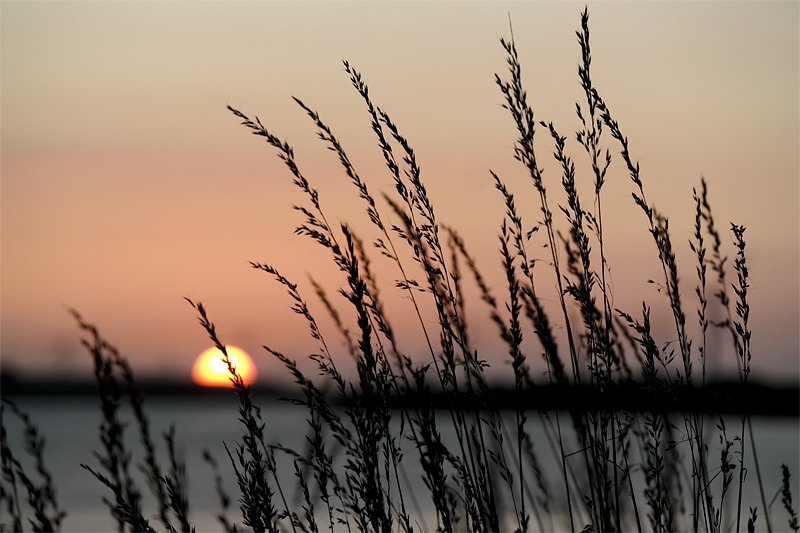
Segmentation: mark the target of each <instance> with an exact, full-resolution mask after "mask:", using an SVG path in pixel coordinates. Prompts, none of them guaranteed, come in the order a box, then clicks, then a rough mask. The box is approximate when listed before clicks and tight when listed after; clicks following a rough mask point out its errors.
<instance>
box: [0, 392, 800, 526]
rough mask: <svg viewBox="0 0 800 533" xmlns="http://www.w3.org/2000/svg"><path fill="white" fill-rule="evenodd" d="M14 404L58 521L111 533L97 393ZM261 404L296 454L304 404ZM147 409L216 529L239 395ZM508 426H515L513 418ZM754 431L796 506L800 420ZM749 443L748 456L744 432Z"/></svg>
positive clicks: (768, 475)
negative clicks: (35, 435) (48, 474)
mask: <svg viewBox="0 0 800 533" xmlns="http://www.w3.org/2000/svg"><path fill="white" fill-rule="evenodd" d="M256 400H257V399H256ZM15 401H16V402H17V404H18V405H19V406H20V407H21V408H22V409H23V410H24V411H26V412H27V413H28V414H29V415H30V416H31V419H32V421H33V422H34V423H35V424H36V425H37V426H38V427H39V429H40V430H41V432H42V433H43V434H44V435H45V437H46V439H47V440H46V447H45V461H46V463H47V465H48V467H49V468H50V470H51V471H52V473H53V477H54V479H55V483H56V487H57V490H58V494H57V496H58V501H59V504H60V506H61V508H62V509H65V510H67V512H68V515H67V517H66V518H65V520H64V522H63V529H64V531H85V532H95V531H97V532H99V531H113V530H115V529H116V526H115V523H114V522H113V521H112V519H111V518H110V515H109V513H108V510H107V508H106V507H105V505H104V504H103V503H102V499H103V497H108V496H109V494H110V491H109V490H108V489H107V488H106V487H104V486H103V485H102V484H101V483H99V482H98V481H97V480H96V479H95V478H94V477H93V476H92V475H91V474H90V473H89V472H88V471H86V470H85V469H83V468H82V467H81V466H80V463H85V464H88V465H89V466H92V467H94V468H98V462H97V459H96V458H95V457H94V456H93V455H92V450H97V451H100V450H101V445H100V439H99V432H98V426H99V422H100V410H99V408H98V400H97V399H96V398H94V397H22V398H17V399H16V400H15ZM257 402H258V401H257ZM261 406H262V417H263V419H264V422H265V424H266V427H265V433H266V441H267V442H268V443H269V442H280V443H281V444H284V445H287V446H289V447H292V448H294V449H296V450H298V451H302V450H303V447H304V439H305V435H306V428H307V423H306V413H305V410H304V409H302V408H300V407H297V406H293V405H289V404H286V403H275V402H265V403H261ZM145 408H146V410H147V413H148V416H149V419H150V424H151V435H152V436H153V438H154V440H156V442H157V445H158V446H159V450H160V451H159V458H160V459H161V461H162V466H163V465H166V464H167V461H166V457H165V453H164V448H165V446H164V443H163V439H161V438H160V435H161V433H162V432H163V431H166V430H167V429H168V428H169V427H170V425H172V424H174V425H175V426H176V441H177V449H178V455H179V457H180V458H182V459H183V460H184V461H185V462H186V464H187V472H188V493H189V503H190V508H189V512H190V521H191V522H192V523H193V524H194V525H196V527H197V530H198V531H220V530H221V526H220V524H219V523H218V521H217V519H216V518H215V515H216V514H217V513H218V512H219V510H220V504H219V498H218V496H217V494H216V492H215V488H214V475H213V471H212V470H211V468H210V467H209V466H208V465H207V464H206V463H205V461H203V459H202V451H203V450H204V449H208V450H209V451H210V452H211V453H212V455H214V457H215V458H216V459H217V462H218V463H219V465H220V469H221V470H222V473H223V477H224V484H225V488H226V490H227V492H228V493H229V495H231V496H232V497H233V498H232V499H233V503H232V505H233V507H234V508H233V509H232V511H233V512H231V513H230V517H233V518H235V517H237V516H238V514H237V511H238V509H237V508H236V494H237V492H236V485H235V478H234V477H233V475H232V468H231V465H230V462H229V460H228V458H227V455H226V453H225V450H224V447H223V442H225V443H227V444H228V447H229V448H230V449H231V450H233V448H234V446H235V444H236V443H237V442H239V441H240V439H241V434H242V426H241V424H240V423H239V421H238V419H237V418H238V412H237V408H238V402H237V399H236V397H235V396H234V395H233V394H231V396H230V398H227V397H224V398H196V397H169V398H167V397H149V398H147V400H146V403H145ZM509 416H513V414H511V413H510V414H509ZM530 418H531V421H530V423H529V426H530V432H531V435H532V438H533V440H534V443H535V446H536V449H537V453H538V454H539V455H540V458H541V459H540V460H541V461H542V465H543V470H544V471H545V474H547V475H548V476H549V477H550V478H551V479H555V480H556V484H555V485H554V487H558V482H557V479H558V478H557V477H555V476H557V462H556V461H555V460H553V459H552V455H551V454H549V453H548V450H549V445H548V443H547V439H546V436H545V433H544V430H543V428H542V424H541V422H540V421H539V419H538V417H537V416H536V415H535V414H531V415H530ZM439 420H440V430H441V432H442V434H443V438H444V440H445V444H447V445H448V446H450V445H451V444H452V445H455V441H454V440H453V438H452V432H450V431H449V429H451V428H452V423H450V422H449V417H448V416H440V418H439ZM565 421H566V417H563V418H562V423H563V422H565ZM711 422H713V424H716V423H717V418H716V417H715V418H711V419H710V420H709V423H711ZM4 423H5V424H6V427H7V429H8V431H9V443H10V446H11V447H12V450H14V451H15V453H17V455H23V454H22V444H21V431H20V423H19V422H18V421H17V419H16V417H13V416H11V415H10V414H6V415H5V420H4ZM564 425H565V426H566V425H568V424H564ZM726 425H727V430H728V436H729V438H730V439H732V438H733V437H734V436H736V435H737V434H738V433H739V431H740V422H739V420H738V418H735V417H727V418H726ZM510 427H513V424H511V425H510ZM753 429H754V433H755V437H756V446H757V451H758V458H759V466H760V468H761V471H762V477H763V481H764V486H765V492H766V499H767V502H768V503H769V501H770V500H771V499H772V498H773V496H774V495H775V494H776V491H777V490H778V487H779V484H780V479H781V474H780V465H781V464H782V463H786V464H787V466H789V468H790V470H791V472H792V483H793V489H794V491H795V492H794V499H795V505H796V504H797V501H798V500H800V491H797V487H798V482H797V480H798V479H800V468H799V467H800V459H799V458H798V455H800V450H799V449H798V448H799V446H800V445H799V444H798V443H799V442H800V437H799V436H798V419H796V418H768V417H760V418H755V419H753ZM126 435H127V440H126V442H127V443H128V444H129V445H131V447H132V449H133V451H134V464H138V461H139V460H140V459H141V457H142V455H141V451H140V448H139V447H138V443H136V441H137V440H138V436H137V435H136V432H135V428H134V427H131V428H129V429H128V430H127V432H126ZM566 442H567V445H568V450H567V452H570V451H574V450H575V448H576V446H575V444H574V439H572V438H571V437H567V439H566ZM746 444H747V448H748V453H749V448H750V442H749V439H748V440H747V441H746ZM404 445H405V452H406V457H407V459H408V460H411V463H410V464H411V469H412V470H411V471H410V472H409V479H410V483H411V486H410V490H409V491H407V493H408V494H414V495H416V496H417V497H418V500H419V502H418V503H419V505H420V508H421V513H422V514H423V516H427V517H428V519H429V521H428V522H427V523H426V524H425V525H426V526H427V529H434V528H435V522H433V521H431V520H430V517H431V516H432V514H431V513H432V507H431V505H430V503H429V502H428V501H427V500H426V495H427V489H426V488H425V487H424V485H423V484H422V482H421V480H420V479H419V476H418V475H416V473H415V472H414V471H413V466H414V465H415V464H416V461H414V460H413V459H414V458H413V455H414V453H415V452H414V450H413V448H412V447H411V446H410V444H409V443H407V442H406V443H404ZM709 445H710V447H711V450H712V451H711V452H710V460H711V461H714V462H718V458H719V452H718V451H715V450H717V449H718V448H719V446H718V441H717V440H716V437H715V438H714V439H712V441H710V443H709ZM330 449H331V448H330V447H329V450H330ZM734 449H736V448H734ZM283 457H285V456H283ZM576 458H577V456H576ZM576 460H577V459H576ZM734 461H737V462H738V458H736V457H734ZM279 468H281V469H282V471H284V473H285V476H284V477H283V478H282V480H283V481H282V483H283V486H284V489H285V490H286V491H287V493H290V494H287V499H289V500H290V501H291V493H293V492H294V490H295V489H296V485H297V484H296V482H295V478H294V477H293V475H292V466H291V463H290V462H289V461H286V462H285V463H282V464H279ZM747 474H748V479H749V481H750V483H749V486H750V487H751V490H750V491H749V492H746V493H745V496H744V499H743V506H742V507H743V509H744V510H745V511H746V510H747V509H748V508H749V507H750V506H758V508H759V515H760V518H759V522H758V524H759V525H760V526H761V527H760V528H759V529H763V528H764V527H765V524H764V520H763V515H764V513H763V507H762V505H761V502H760V497H759V496H758V494H757V493H756V492H755V491H754V488H755V486H756V484H755V469H754V467H753V465H752V464H751V465H750V466H749V467H748V471H747ZM737 477H738V473H737ZM140 479H143V478H140ZM141 487H142V488H143V491H144V492H146V489H145V488H144V487H145V484H144V483H142V484H141ZM428 499H429V498H428ZM640 501H643V500H640ZM411 504H412V502H409V503H408V505H409V506H411ZM642 505H643V504H642ZM144 510H145V516H147V517H152V519H151V524H153V525H154V526H156V529H159V530H162V529H163V526H162V525H161V524H160V523H159V522H158V520H156V519H155V517H154V516H153V513H154V510H155V508H154V506H153V503H152V499H150V498H149V496H148V495H147V494H145V500H144ZM785 515H786V514H785V511H783V509H782V507H781V503H780V497H778V498H777V500H776V501H775V503H774V505H773V507H772V516H773V525H774V524H784V525H785V524H786V520H785ZM4 521H5V518H4ZM420 525H422V524H420ZM780 529H781V528H780V527H778V528H777V530H780Z"/></svg>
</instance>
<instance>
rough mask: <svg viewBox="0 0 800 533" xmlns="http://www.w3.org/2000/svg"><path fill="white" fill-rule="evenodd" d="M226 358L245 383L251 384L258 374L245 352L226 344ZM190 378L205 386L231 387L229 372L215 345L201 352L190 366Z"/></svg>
mask: <svg viewBox="0 0 800 533" xmlns="http://www.w3.org/2000/svg"><path fill="white" fill-rule="evenodd" d="M225 349H226V351H227V352H228V358H229V359H230V361H231V364H232V365H233V366H234V367H235V368H236V373H237V374H239V375H240V376H241V377H242V380H243V381H244V384H245V385H251V384H252V383H253V382H254V381H255V380H256V377H257V376H258V372H257V371H256V367H255V364H253V360H252V359H250V356H249V355H247V353H246V352H245V351H244V350H242V349H240V348H237V347H236V346H226V347H225ZM192 379H193V380H194V382H195V383H197V384H198V385H203V386H205V387H232V386H233V383H231V373H230V371H229V370H228V365H227V364H225V362H224V361H223V360H222V352H221V351H219V350H218V349H217V348H216V347H212V348H209V349H208V350H206V351H204V352H203V353H201V354H200V355H199V356H198V357H197V360H196V361H195V362H194V366H193V367H192Z"/></svg>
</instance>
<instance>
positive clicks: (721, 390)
mask: <svg viewBox="0 0 800 533" xmlns="http://www.w3.org/2000/svg"><path fill="white" fill-rule="evenodd" d="M137 385H138V386H139V388H140V390H141V391H142V393H143V394H144V395H145V398H147V397H148V396H198V397H222V396H226V395H233V394H234V392H233V390H232V389H228V388H216V387H202V386H199V385H196V384H194V383H190V382H180V381H163V380H162V381H157V380H137ZM251 390H252V392H253V395H254V396H255V397H256V398H257V399H262V400H277V399H279V398H296V397H297V391H296V390H294V389H286V388H279V387H270V386H264V385H254V386H253V387H251ZM0 391H2V392H1V394H2V396H3V397H8V398H14V397H30V396H94V395H96V394H97V385H96V383H95V382H94V381H88V380H86V381H63V380H55V379H39V380H30V379H18V378H16V377H14V376H13V375H11V374H7V373H3V374H2V378H1V379H0ZM332 399H333V400H335V398H332ZM388 401H389V404H390V405H391V406H392V407H398V408H399V407H402V406H413V405H415V404H419V403H425V404H429V405H433V406H434V407H437V408H450V407H453V406H454V405H453V401H454V400H453V398H452V396H448V395H445V394H441V393H438V392H435V391H431V392H427V393H424V394H419V393H417V394H413V395H408V396H404V397H397V396H393V397H390V398H389V400H388ZM458 404H459V405H460V406H461V407H463V408H465V409H475V408H493V409H516V408H517V407H519V406H521V407H524V408H525V409H527V410H540V409H542V410H567V409H577V410H591V409H601V408H602V409H610V410H617V411H658V412H696V413H708V414H714V413H718V414H729V413H740V412H745V413H749V414H754V415H766V416H786V417H800V387H798V386H789V387H787V386H779V387H772V386H765V385H763V384H759V383H754V382H751V383H749V384H748V386H747V387H744V386H742V384H740V383H738V382H718V383H711V384H707V385H706V386H705V387H702V388H700V387H694V388H692V389H689V388H686V387H684V388H679V389H675V388H672V389H670V390H667V389H661V390H659V389H652V388H650V389H648V388H646V387H644V386H643V385H642V384H641V383H638V382H630V383H624V384H622V385H614V386H612V387H610V388H608V389H606V390H605V391H603V392H598V391H597V390H596V389H594V390H592V388H590V387H576V386H569V387H559V386H555V385H540V386H536V387H534V388H533V389H531V390H529V391H525V392H522V393H517V392H515V391H513V390H511V389H505V388H492V389H490V390H488V391H487V392H486V393H485V394H484V395H468V394H464V395H462V396H460V397H459V398H458Z"/></svg>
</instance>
